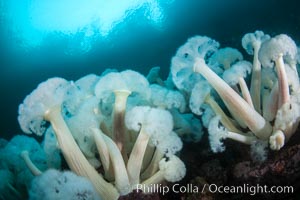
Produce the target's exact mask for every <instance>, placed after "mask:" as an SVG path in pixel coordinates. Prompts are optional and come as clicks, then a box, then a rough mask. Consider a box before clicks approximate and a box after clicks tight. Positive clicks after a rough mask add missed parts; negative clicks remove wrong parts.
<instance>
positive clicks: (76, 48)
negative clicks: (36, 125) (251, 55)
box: [0, 0, 300, 138]
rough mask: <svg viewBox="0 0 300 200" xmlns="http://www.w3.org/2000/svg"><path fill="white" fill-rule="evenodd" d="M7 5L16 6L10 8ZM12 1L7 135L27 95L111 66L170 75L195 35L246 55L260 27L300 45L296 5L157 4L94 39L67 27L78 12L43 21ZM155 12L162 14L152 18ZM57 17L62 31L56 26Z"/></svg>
mask: <svg viewBox="0 0 300 200" xmlns="http://www.w3.org/2000/svg"><path fill="white" fill-rule="evenodd" d="M64 1H65V2H68V3H69V2H80V1H78V0H77V1H69V0H64ZM7 2H11V3H10V4H9V3H8V4H9V5H10V6H12V7H6V6H5V5H6V4H7ZM13 2H20V1H17V0H9V1H8V0H0V9H1V10H0V91H1V97H0V111H1V115H0V120H1V121H0V134H1V137H5V138H10V137H11V135H13V134H17V133H20V128H19V125H18V123H17V109H18V105H19V104H20V103H21V102H22V101H23V99H24V97H25V96H26V95H27V94H29V93H30V92H31V91H32V90H33V89H34V88H36V86H37V84H38V83H40V82H42V81H44V80H46V79H47V78H50V77H53V76H60V77H63V78H66V79H68V80H76V79H78V78H80V77H82V76H84V75H86V74H88V73H96V74H100V73H101V72H102V71H104V70H105V69H106V68H117V69H119V70H122V69H134V70H137V71H139V72H141V73H144V74H146V73H147V71H148V70H149V69H150V68H151V67H153V66H160V67H161V68H162V76H163V77H166V76H167V74H168V72H169V66H170V60H171V57H172V56H173V55H174V54H175V52H176V49H177V48H178V47H179V46H180V45H182V44H183V43H184V42H185V41H186V40H187V38H189V37H191V36H194V35H196V34H198V35H207V36H209V37H211V38H213V39H215V40H217V41H219V42H220V43H221V45H222V47H225V46H231V47H234V48H238V49H241V51H242V52H243V50H242V48H241V43H240V40H241V38H242V36H243V35H244V34H245V33H247V32H253V31H255V30H258V29H259V30H263V31H264V32H265V33H267V34H270V35H272V36H273V35H276V34H279V33H286V34H289V35H290V36H291V37H292V38H293V39H294V40H295V41H296V42H297V43H298V44H299V42H300V34H299V33H300V32H299V30H300V14H298V13H299V11H298V9H299V6H298V4H299V3H298V2H297V1H296V0H286V1H279V0H273V1H272V0H265V1H259V0H244V1H241V0H198V1H197V0H174V1H173V3H170V4H160V3H158V5H159V6H160V7H158V8H159V10H155V9H153V8H154V7H153V8H152V9H149V8H145V7H144V8H143V7H141V8H139V9H137V10H136V12H133V13H129V14H130V15H128V17H127V18H125V19H124V20H121V21H120V22H118V23H115V24H114V25H113V28H111V29H109V31H106V32H104V33H101V31H100V30H101V28H99V27H97V26H96V28H95V27H94V26H93V27H94V28H95V29H93V32H92V33H93V34H89V33H90V32H89V30H86V29H84V30H81V31H79V32H77V33H76V32H72V33H71V34H69V32H70V31H74V30H73V29H72V28H73V27H71V28H70V27H67V28H65V29H64V27H63V25H64V23H65V24H66V23H67V22H68V20H72V19H73V18H71V17H70V16H69V15H71V14H74V13H73V12H72V13H68V12H63V11H60V12H58V13H59V16H57V15H54V16H56V17H57V19H55V20H56V21H55V20H54V22H53V21H51V20H50V21H49V19H47V18H46V19H44V18H42V17H41V18H40V19H39V15H42V14H45V13H43V12H40V11H39V10H38V9H37V10H35V12H34V13H35V14H34V15H30V13H31V11H32V10H30V9H31V7H28V9H27V7H26V6H28V5H30V4H25V3H24V2H27V3H28V2H30V1H29V0H26V1H22V2H23V3H24V4H23V5H22V4H16V3H14V4H13ZM32 2H34V1H32ZM152 2H155V1H152ZM16 5H18V6H17V7H14V6H16ZM43 6H45V5H43ZM46 6H47V5H46ZM87 7H88V6H87ZM70 8H72V9H73V8H76V9H77V8H78V6H75V5H70ZM35 9H36V8H35ZM99 9H100V8H99ZM96 10H97V9H96ZM54 11H55V12H56V11H57V10H55V9H54ZM106 11H107V10H106ZM154 11H156V12H157V13H156V14H155V13H152V14H151V12H154ZM158 11H159V12H158ZM75 13H76V12H75ZM82 13H84V12H82ZM50 14H51V15H53V13H50ZM64 14H66V16H64ZM67 14H69V15H67ZM160 15H162V16H163V18H162V19H161V18H160V17H161V16H160ZM24 16H25V17H24ZM71 16H72V15H71ZM26 17H31V18H26ZM32 17H33V18H32ZM34 17H36V18H34ZM41 20H45V21H46V22H47V23H45V24H43V21H41ZM47 20H48V21H47ZM57 20H58V21H61V24H60V26H57V27H52V28H51V26H50V25H51V23H55V22H58V21H57ZM31 21H33V22H35V24H38V25H39V26H38V25H36V26H37V29H38V30H36V29H34V28H33V27H28V24H30V22H31ZM73 22H74V21H73ZM75 22H76V20H75ZM82 23H85V22H82ZM42 25H43V26H42ZM78 26H80V25H78ZM16 27H17V29H16ZM49 27H50V28H49ZM68 28H70V29H68ZM97 28H99V34H98V32H97ZM66 30H67V31H66ZM45 31H46V32H47V33H44V32H45ZM68 31H69V32H68ZM41 33H42V34H41ZM91 35H92V37H89V36H91Z"/></svg>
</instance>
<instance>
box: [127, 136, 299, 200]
mask: <svg viewBox="0 0 300 200" xmlns="http://www.w3.org/2000/svg"><path fill="white" fill-rule="evenodd" d="M297 132H299V130H298V131H297ZM299 138H300V137H299V136H298V135H297V134H295V137H294V138H293V139H292V140H291V141H290V143H288V144H287V145H286V146H285V147H284V148H283V149H281V150H280V151H278V152H270V154H271V155H269V157H268V159H267V160H266V161H264V162H263V163H254V162H253V161H252V160H251V158H250V155H247V153H245V154H241V153H240V152H247V151H246V150H245V151H241V149H243V148H246V147H245V146H244V145H236V144H235V145H231V143H230V142H229V143H228V146H229V147H230V148H228V149H227V151H225V152H224V153H221V154H213V153H212V152H211V151H210V150H209V145H208V144H207V140H206V138H204V139H203V140H202V141H201V142H200V144H192V145H191V144H188V145H185V146H184V149H183V152H182V154H181V157H182V158H183V160H184V162H185V163H186V166H187V175H186V177H185V178H184V179H183V180H182V181H181V182H180V183H179V185H178V186H177V185H176V187H175V191H172V187H174V184H170V185H166V186H167V187H168V188H170V191H169V192H168V193H166V194H164V195H162V194H160V195H154V194H152V195H148V196H147V195H146V196H144V195H141V194H140V193H137V192H134V193H131V194H130V195H129V196H127V197H122V200H123V199H161V200H167V199H174V200H176V199H178V200H179V199H180V200H215V199H216V200H219V199H220V200H221V199H253V198H259V199H290V200H292V199H299V197H300V196H299V191H300V145H299ZM297 143H298V144H297ZM200 147H201V148H200ZM200 149H201V151H200ZM224 186H228V188H229V190H228V192H224ZM180 187H182V188H183V189H185V190H186V191H183V192H180V191H179V192H178V191H177V190H179V188H180ZM217 187H223V189H222V191H221V192H218V191H216V188H217ZM239 187H240V188H242V190H243V191H242V192H238V191H237V190H238V189H237V188H239ZM259 187H260V188H259ZM271 187H274V189H275V190H277V192H276V191H274V192H271V191H270V190H271ZM291 187H292V190H293V191H291ZM234 189H235V191H234ZM288 189H290V191H288Z"/></svg>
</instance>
